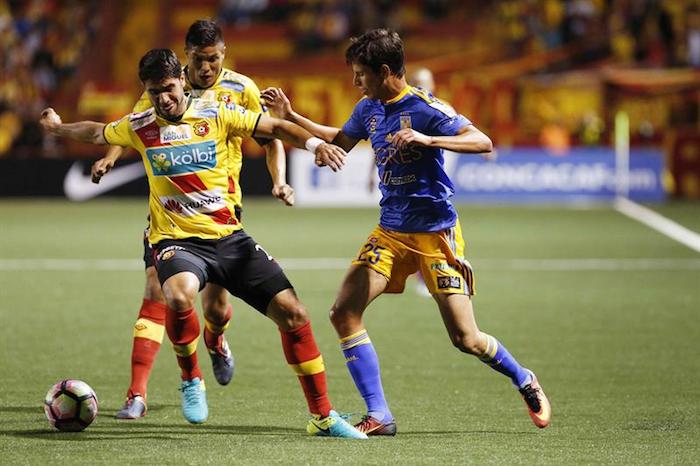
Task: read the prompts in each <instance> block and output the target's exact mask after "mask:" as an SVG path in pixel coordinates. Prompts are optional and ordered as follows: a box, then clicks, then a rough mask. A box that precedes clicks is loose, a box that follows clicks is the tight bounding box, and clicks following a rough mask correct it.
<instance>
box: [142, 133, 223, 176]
mask: <svg viewBox="0 0 700 466" xmlns="http://www.w3.org/2000/svg"><path fill="white" fill-rule="evenodd" d="M146 158H147V159H148V161H149V163H150V165H151V169H152V171H153V175H154V176H170V175H182V174H185V173H194V172H198V171H202V170H210V169H212V168H214V167H216V142H214V141H205V142H200V143H197V144H183V145H180V146H165V147H155V148H152V149H146Z"/></svg>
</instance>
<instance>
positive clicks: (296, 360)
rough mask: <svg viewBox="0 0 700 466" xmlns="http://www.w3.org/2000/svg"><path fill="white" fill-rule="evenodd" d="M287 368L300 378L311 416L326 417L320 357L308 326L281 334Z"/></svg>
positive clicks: (323, 372)
mask: <svg viewBox="0 0 700 466" xmlns="http://www.w3.org/2000/svg"><path fill="white" fill-rule="evenodd" d="M280 335H281V336H282V349H283V350H284V356H285V358H286V359H287V364H289V367H291V368H292V370H293V371H294V373H295V374H296V375H297V376H298V377H299V382H300V383H301V388H302V389H303V390H304V396H305V397H306V403H307V404H308V405H309V411H310V412H311V414H313V415H316V416H320V417H326V416H328V414H329V413H330V411H331V409H332V408H331V402H330V401H329V400H328V388H327V385H326V368H325V366H324V365H323V356H321V352H320V351H319V350H318V346H316V340H315V339H314V334H313V332H312V330H311V322H307V323H305V324H304V325H302V326H301V327H297V328H295V329H292V330H290V331H288V332H285V331H282V330H280Z"/></svg>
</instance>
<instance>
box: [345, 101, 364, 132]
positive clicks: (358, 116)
mask: <svg viewBox="0 0 700 466" xmlns="http://www.w3.org/2000/svg"><path fill="white" fill-rule="evenodd" d="M363 109H364V99H363V100H361V101H359V102H358V103H357V105H355V108H354V109H353V111H352V115H350V118H349V119H348V121H346V122H345V124H344V125H343V128H342V129H341V131H342V132H343V133H345V134H347V135H348V136H350V137H351V138H355V139H367V138H369V133H368V132H367V128H366V127H365V122H364V118H363V117H362V114H363V111H362V110H363Z"/></svg>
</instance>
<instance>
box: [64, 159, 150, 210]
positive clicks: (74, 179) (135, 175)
mask: <svg viewBox="0 0 700 466" xmlns="http://www.w3.org/2000/svg"><path fill="white" fill-rule="evenodd" d="M145 174H146V171H145V170H144V168H143V163H141V162H134V163H130V164H128V165H122V166H121V167H115V168H113V169H112V170H111V171H110V172H109V173H107V174H106V175H105V176H103V177H102V179H101V180H100V184H95V183H93V182H92V179H91V176H90V174H89V173H88V174H87V175H85V174H84V173H83V165H82V163H80V162H75V163H73V165H71V167H70V168H69V169H68V173H66V177H65V178H64V179H63V192H64V193H65V195H66V197H67V198H68V199H70V200H71V201H86V200H88V199H92V198H93V197H97V196H99V195H101V194H104V193H106V192H108V191H111V190H113V189H116V188H118V187H119V186H122V185H125V184H127V183H129V182H130V181H134V180H137V179H139V178H141V177H142V176H144V175H145Z"/></svg>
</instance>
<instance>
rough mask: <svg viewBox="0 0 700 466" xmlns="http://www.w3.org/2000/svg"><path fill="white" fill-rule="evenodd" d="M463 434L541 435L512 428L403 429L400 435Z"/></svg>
mask: <svg viewBox="0 0 700 466" xmlns="http://www.w3.org/2000/svg"><path fill="white" fill-rule="evenodd" d="M463 434H470V435H474V434H488V435H491V434H493V435H513V436H517V435H539V434H538V433H537V431H532V432H530V431H512V430H486V429H460V430H420V431H419V430H412V431H405V430H402V431H401V433H400V434H399V435H401V437H411V436H421V437H429V436H431V435H435V436H441V437H442V436H445V435H463Z"/></svg>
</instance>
